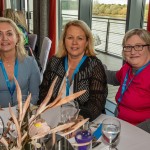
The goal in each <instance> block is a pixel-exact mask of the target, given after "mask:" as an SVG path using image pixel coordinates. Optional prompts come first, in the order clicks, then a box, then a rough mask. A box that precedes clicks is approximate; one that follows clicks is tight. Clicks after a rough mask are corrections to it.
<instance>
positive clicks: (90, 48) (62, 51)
mask: <svg viewBox="0 0 150 150" xmlns="http://www.w3.org/2000/svg"><path fill="white" fill-rule="evenodd" d="M70 26H76V27H79V28H81V29H82V30H83V31H84V33H85V36H86V40H87V41H88V44H87V47H86V49H85V54H86V55H87V56H95V55H96V54H95V51H94V41H93V35H92V32H91V30H90V28H89V27H88V25H87V24H86V23H85V22H83V21H81V20H73V21H69V22H68V23H67V24H66V25H65V27H64V30H63V32H62V35H61V39H60V41H59V45H58V50H57V53H56V56H57V57H59V58H61V57H63V56H66V55H67V50H66V46H65V38H66V33H67V30H68V28H69V27H70Z"/></svg>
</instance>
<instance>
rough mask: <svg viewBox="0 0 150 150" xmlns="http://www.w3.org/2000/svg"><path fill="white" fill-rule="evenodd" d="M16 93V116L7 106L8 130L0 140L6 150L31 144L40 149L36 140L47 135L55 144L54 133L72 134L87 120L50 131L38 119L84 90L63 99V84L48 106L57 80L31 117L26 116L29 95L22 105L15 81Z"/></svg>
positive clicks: (21, 149) (46, 125) (18, 148)
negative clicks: (13, 131) (13, 127)
mask: <svg viewBox="0 0 150 150" xmlns="http://www.w3.org/2000/svg"><path fill="white" fill-rule="evenodd" d="M14 80H15V84H16V91H17V101H18V116H16V115H15V113H14V112H13V110H12V108H11V106H10V105H9V112H10V115H11V119H10V120H9V122H8V123H7V125H8V128H7V130H6V131H5V133H4V134H3V137H2V138H1V139H0V142H1V143H3V144H4V145H5V147H6V149H7V150H24V149H25V146H26V145H27V144H29V143H30V144H32V145H34V147H37V148H40V147H41V144H40V143H38V139H40V138H42V137H44V136H45V135H47V134H52V135H53V138H54V139H53V144H54V143H55V133H56V132H59V131H62V130H65V129H68V128H69V130H68V131H67V132H65V133H62V135H67V134H69V133H72V132H74V131H75V130H77V129H78V128H79V127H81V126H82V125H84V124H85V123H86V122H87V121H88V119H83V120H82V121H81V122H69V123H66V124H64V125H59V126H57V127H55V128H53V129H51V128H50V127H49V126H48V124H47V123H46V121H45V120H43V119H39V116H40V114H41V113H43V112H44V111H46V110H47V109H51V108H55V107H58V106H60V105H62V104H65V103H67V102H70V101H72V100H73V99H75V98H77V97H78V96H80V95H82V94H83V93H85V90H83V91H79V92H77V93H74V94H72V95H69V96H67V97H65V98H61V97H62V94H63V90H64V88H65V82H64V83H63V86H62V88H61V90H60V92H59V94H58V96H57V98H56V99H55V100H54V101H53V102H52V103H50V104H48V102H49V99H50V98H51V96H52V92H53V88H54V85H55V83H56V80H57V78H56V79H55V80H54V81H53V83H52V85H51V87H50V89H49V91H48V94H47V96H46V97H45V99H44V100H43V102H42V103H41V105H40V106H39V107H38V108H37V110H36V113H35V114H34V115H33V114H32V115H31V116H30V115H28V112H29V106H30V100H31V94H30V95H29V96H28V97H27V99H26V101H25V103H24V105H23V104H22V94H21V90H20V86H19V84H18V82H17V80H16V79H14ZM11 126H15V133H16V134H15V135H13V134H11Z"/></svg>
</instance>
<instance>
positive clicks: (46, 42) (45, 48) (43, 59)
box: [39, 37, 52, 78]
mask: <svg viewBox="0 0 150 150" xmlns="http://www.w3.org/2000/svg"><path fill="white" fill-rule="evenodd" d="M51 44H52V41H51V40H50V39H49V38H48V37H44V39H43V42H42V46H41V52H40V57H39V58H40V63H41V67H42V71H41V78H42V77H43V73H44V71H45V69H46V65H47V60H48V55H49V51H50V48H51Z"/></svg>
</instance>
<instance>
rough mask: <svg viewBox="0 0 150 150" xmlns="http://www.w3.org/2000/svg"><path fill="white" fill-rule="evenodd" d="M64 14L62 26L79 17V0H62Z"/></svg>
mask: <svg viewBox="0 0 150 150" xmlns="http://www.w3.org/2000/svg"><path fill="white" fill-rule="evenodd" d="M60 1H61V11H62V12H61V14H62V28H63V27H64V25H65V24H66V23H67V22H68V21H69V20H73V19H78V0H60Z"/></svg>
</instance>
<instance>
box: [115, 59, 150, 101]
mask: <svg viewBox="0 0 150 150" xmlns="http://www.w3.org/2000/svg"><path fill="white" fill-rule="evenodd" d="M149 64H150V61H149V62H148V63H147V64H145V65H144V66H142V67H141V68H139V69H138V70H137V71H136V73H135V75H134V76H133V78H132V79H131V80H130V81H129V83H128V85H127V81H128V78H129V72H130V69H128V71H127V73H126V76H125V78H124V81H123V85H122V89H121V95H120V97H119V99H118V103H120V102H121V100H122V97H123V95H124V93H125V91H126V90H127V89H128V87H129V86H130V84H131V82H132V81H133V79H134V78H135V76H137V75H138V74H139V73H140V72H142V71H143V69H144V68H146V67H147V66H148V65H149Z"/></svg>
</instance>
